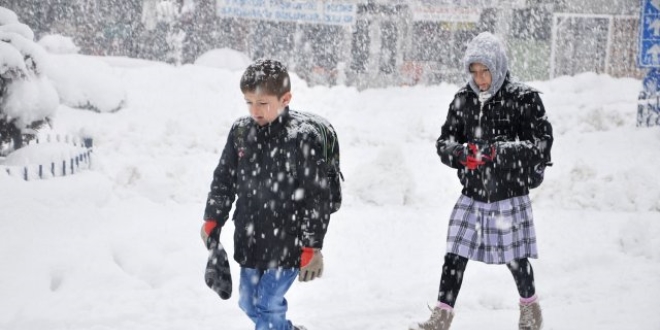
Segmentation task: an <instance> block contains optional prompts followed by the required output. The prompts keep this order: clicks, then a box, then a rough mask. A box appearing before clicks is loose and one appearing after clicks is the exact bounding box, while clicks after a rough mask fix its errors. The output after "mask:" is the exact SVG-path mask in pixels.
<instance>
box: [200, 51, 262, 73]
mask: <svg viewBox="0 0 660 330" xmlns="http://www.w3.org/2000/svg"><path fill="white" fill-rule="evenodd" d="M251 63H252V61H251V60H250V58H249V57H248V56H247V55H245V54H243V53H241V52H239V51H236V50H233V49H229V48H220V49H213V50H210V51H208V52H206V53H204V54H202V55H200V56H199V57H198V58H197V60H195V65H201V66H208V67H212V68H218V69H226V70H230V71H241V72H243V70H245V69H246V68H247V67H248V66H249V65H250V64H251Z"/></svg>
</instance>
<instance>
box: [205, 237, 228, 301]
mask: <svg viewBox="0 0 660 330" xmlns="http://www.w3.org/2000/svg"><path fill="white" fill-rule="evenodd" d="M204 281H205V282H206V285H207V286H208V287H209V288H211V290H213V291H215V292H216V293H217V294H218V295H219V296H220V298H222V299H223V300H227V299H229V298H230V297H231V289H232V282H231V272H230V270H229V258H228V257H227V251H225V248H224V247H223V246H222V244H220V242H219V241H218V242H211V243H210V246H209V261H208V262H207V263H206V272H205V273H204Z"/></svg>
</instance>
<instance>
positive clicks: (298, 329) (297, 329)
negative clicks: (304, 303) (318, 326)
mask: <svg viewBox="0 0 660 330" xmlns="http://www.w3.org/2000/svg"><path fill="white" fill-rule="evenodd" d="M291 330H307V328H305V327H303V326H302V325H294V326H293V329H291Z"/></svg>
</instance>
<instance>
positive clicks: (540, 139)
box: [496, 92, 554, 169]
mask: <svg viewBox="0 0 660 330" xmlns="http://www.w3.org/2000/svg"><path fill="white" fill-rule="evenodd" d="M519 106H520V107H521V120H520V121H519V122H518V132H519V135H518V140H517V141H509V142H497V143H496V145H497V165H498V166H500V167H502V168H509V169H515V168H521V167H532V166H534V165H537V164H539V163H542V162H545V163H547V162H550V150H551V149H552V143H553V141H554V139H553V136H552V125H551V124H550V122H549V121H548V118H547V115H546V113H545V108H544V107H543V102H542V101H541V97H540V96H539V94H538V92H529V93H527V94H526V95H524V96H523V97H522V100H521V102H520V105H519Z"/></svg>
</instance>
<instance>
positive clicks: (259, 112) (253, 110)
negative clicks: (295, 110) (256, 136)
mask: <svg viewBox="0 0 660 330" xmlns="http://www.w3.org/2000/svg"><path fill="white" fill-rule="evenodd" d="M243 96H244V97H245V103H246V104H247V106H248V110H249V111H250V116H251V117H252V119H253V120H254V121H256V122H257V124H258V125H259V126H266V125H268V124H270V123H272V122H273V121H274V120H275V119H277V116H279V115H280V113H282V110H284V108H285V107H286V106H287V105H289V102H290V101H291V92H288V93H286V94H284V95H282V97H280V98H278V97H277V96H275V95H269V94H264V93H255V92H245V93H243Z"/></svg>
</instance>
